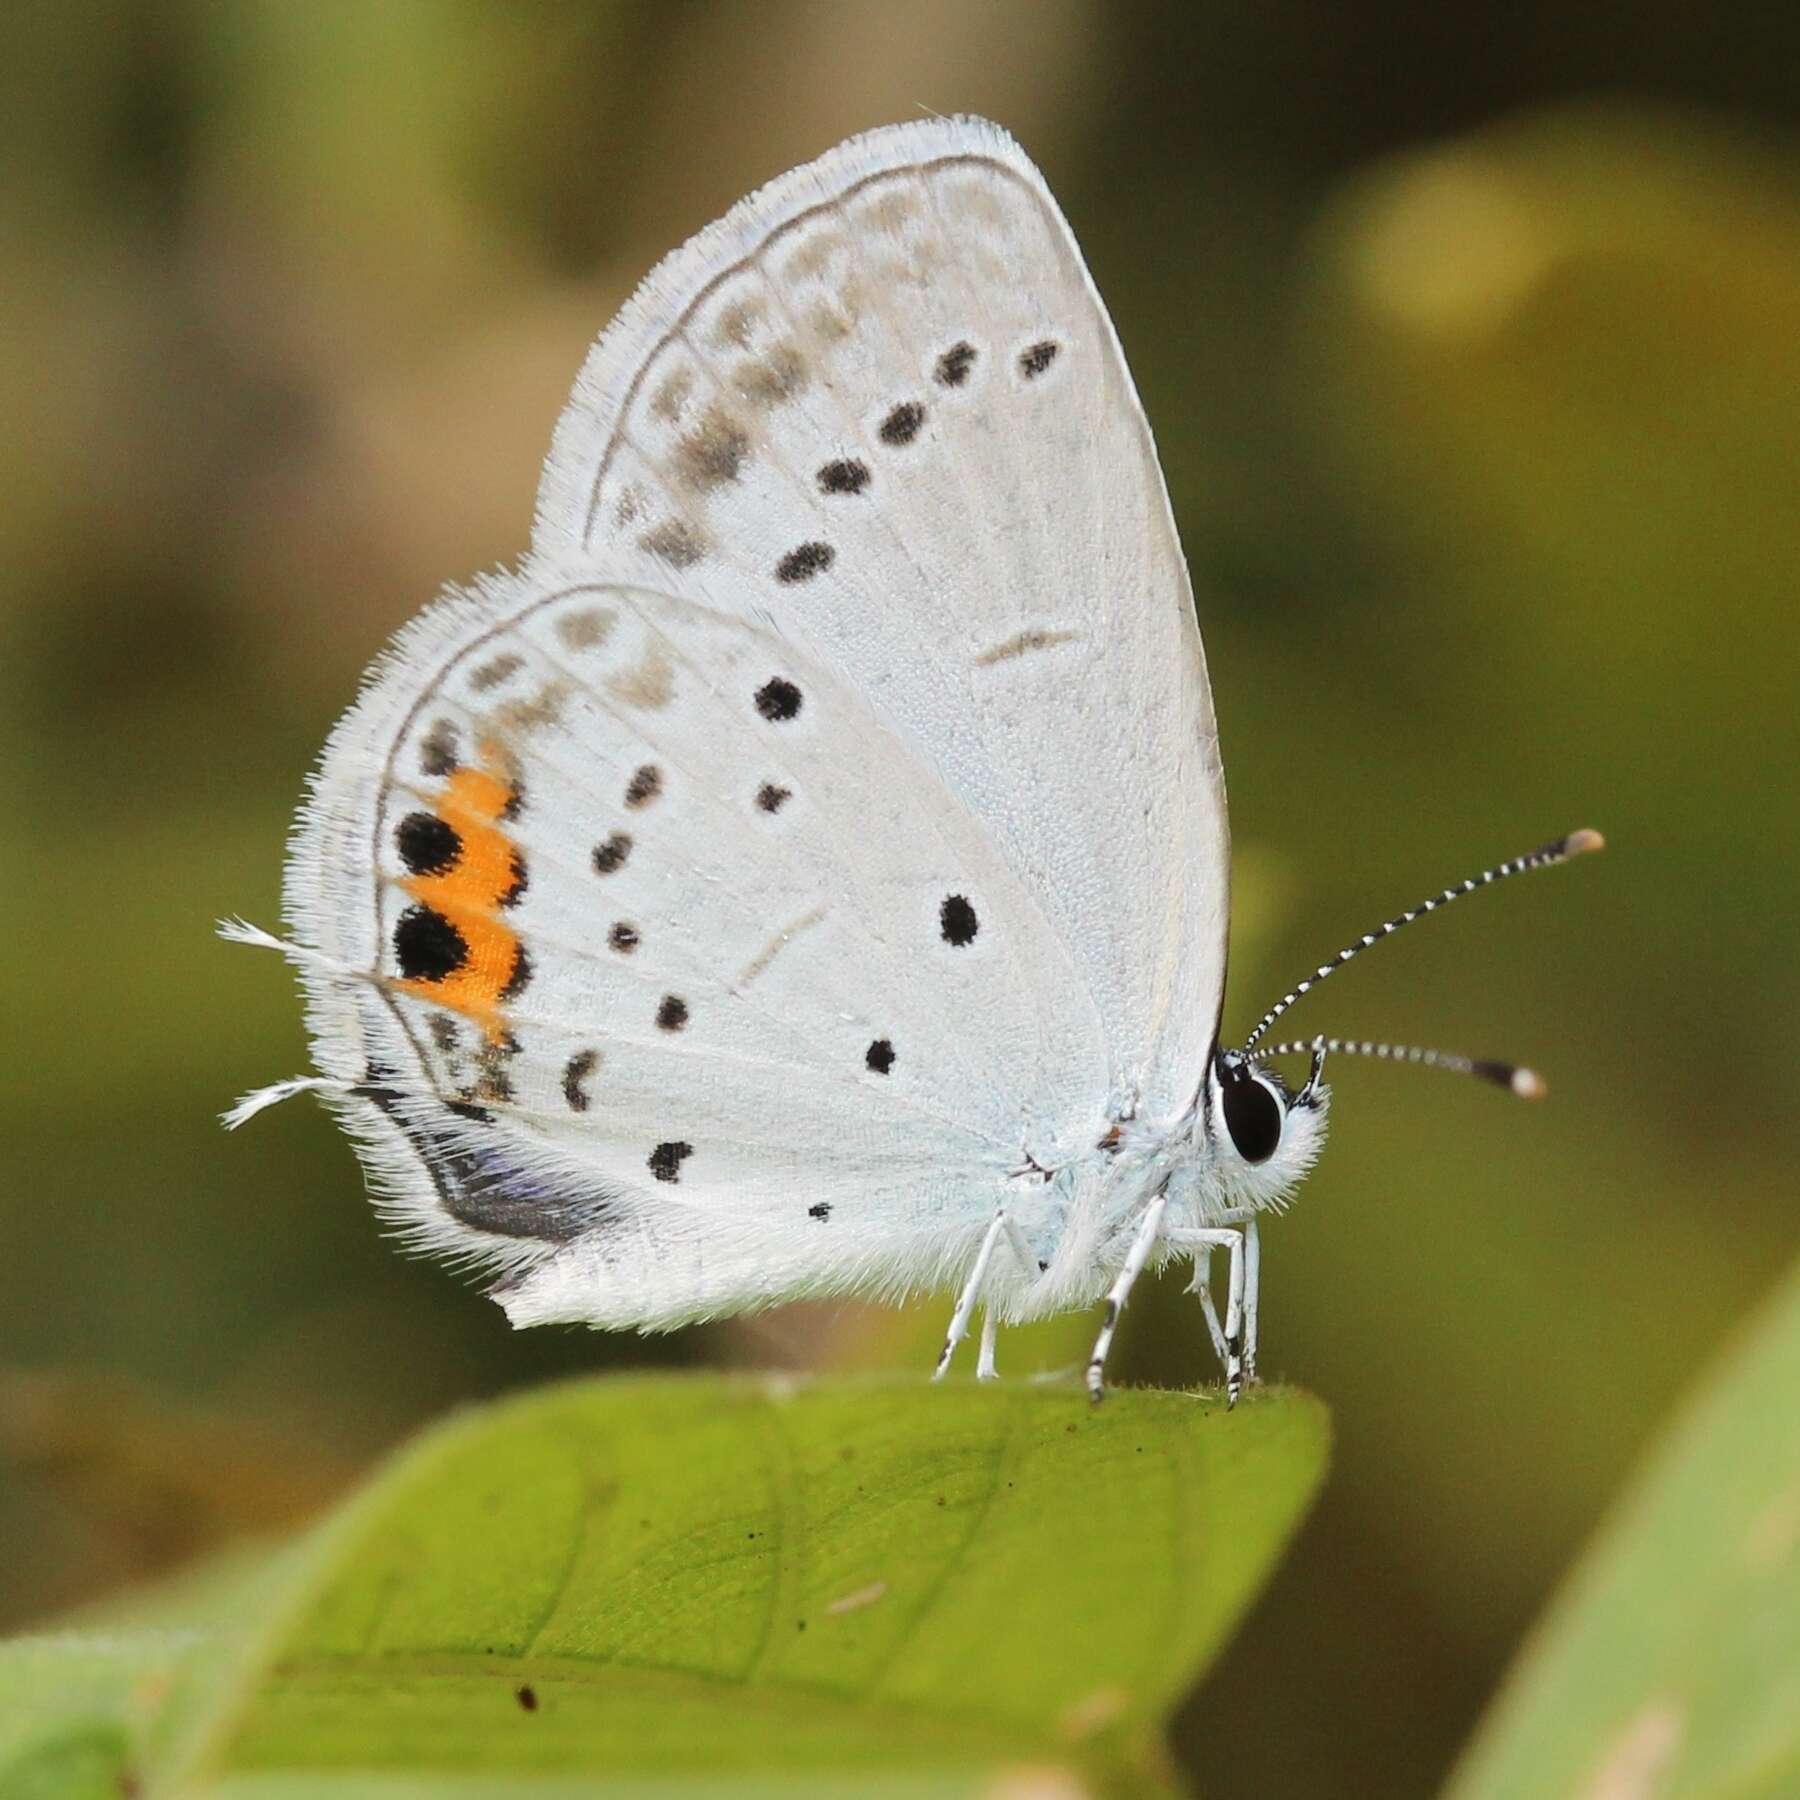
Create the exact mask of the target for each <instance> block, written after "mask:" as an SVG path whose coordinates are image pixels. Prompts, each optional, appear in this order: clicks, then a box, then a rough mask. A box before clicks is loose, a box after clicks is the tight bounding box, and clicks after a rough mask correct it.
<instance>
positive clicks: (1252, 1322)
mask: <svg viewBox="0 0 1800 1800" xmlns="http://www.w3.org/2000/svg"><path fill="white" fill-rule="evenodd" d="M1261 1297H1262V1232H1261V1230H1260V1229H1259V1228H1258V1226H1257V1223H1256V1221H1255V1219H1253V1218H1252V1219H1246V1220H1245V1221H1244V1379H1245V1380H1246V1381H1249V1382H1254V1381H1255V1380H1256V1306H1257V1301H1258V1300H1259V1299H1260V1298H1261Z"/></svg>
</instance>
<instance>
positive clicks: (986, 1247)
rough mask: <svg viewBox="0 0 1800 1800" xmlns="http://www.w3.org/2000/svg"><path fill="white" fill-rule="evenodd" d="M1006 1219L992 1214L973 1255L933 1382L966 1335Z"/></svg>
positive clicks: (941, 1376) (942, 1374)
mask: <svg viewBox="0 0 1800 1800" xmlns="http://www.w3.org/2000/svg"><path fill="white" fill-rule="evenodd" d="M1006 1226H1007V1217H1006V1213H1005V1212H1004V1210H1002V1211H1000V1212H997V1213H995V1214H994V1222H993V1224H991V1225H990V1226H989V1227H988V1228H987V1235H986V1236H985V1237H983V1238H982V1240H981V1248H980V1249H979V1250H978V1251H976V1253H975V1266H974V1268H972V1269H971V1270H970V1271H969V1279H968V1280H967V1281H965V1282H964V1283H963V1290H962V1293H961V1294H960V1295H958V1297H957V1301H956V1311H955V1312H953V1313H952V1314H951V1315H950V1329H949V1330H948V1331H947V1332H946V1333H945V1334H944V1347H943V1349H942V1350H940V1351H939V1352H938V1359H937V1367H936V1368H935V1369H933V1370H932V1371H931V1379H932V1380H933V1381H941V1380H942V1379H943V1376H944V1371H945V1370H946V1369H947V1368H949V1366H950V1358H951V1357H952V1356H953V1355H955V1353H956V1346H957V1345H958V1344H960V1343H961V1342H962V1341H963V1339H964V1338H966V1337H967V1336H968V1335H969V1319H970V1317H971V1315H972V1314H973V1313H974V1311H975V1302H976V1301H977V1300H979V1299H980V1298H981V1284H982V1282H983V1281H984V1280H986V1278H987V1272H988V1264H989V1263H990V1262H992V1261H993V1259H994V1246H995V1245H996V1244H997V1243H999V1241H1000V1234H1001V1232H1003V1231H1004V1230H1005V1229H1006Z"/></svg>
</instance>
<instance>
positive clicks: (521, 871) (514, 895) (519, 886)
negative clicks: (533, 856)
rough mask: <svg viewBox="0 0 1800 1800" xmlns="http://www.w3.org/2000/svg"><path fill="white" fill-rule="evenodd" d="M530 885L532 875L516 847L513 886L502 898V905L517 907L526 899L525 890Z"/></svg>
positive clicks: (514, 849) (513, 862)
mask: <svg viewBox="0 0 1800 1800" xmlns="http://www.w3.org/2000/svg"><path fill="white" fill-rule="evenodd" d="M530 885H531V875H530V872H529V871H528V870H527V869H526V867H525V858H524V856H523V854H521V852H520V851H519V849H518V847H517V846H516V845H515V846H514V848H513V853H512V885H511V886H510V887H508V888H507V890H506V892H505V893H504V894H502V895H501V896H500V904H501V905H502V906H517V905H518V904H519V902H520V901H521V900H523V899H524V898H525V890H526V888H528V887H529V886H530Z"/></svg>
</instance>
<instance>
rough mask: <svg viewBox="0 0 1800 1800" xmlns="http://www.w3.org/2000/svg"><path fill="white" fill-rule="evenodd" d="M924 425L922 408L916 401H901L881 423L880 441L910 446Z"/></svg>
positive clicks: (923, 410)
mask: <svg viewBox="0 0 1800 1800" xmlns="http://www.w3.org/2000/svg"><path fill="white" fill-rule="evenodd" d="M924 423H925V409H924V407H922V406H921V405H920V404H919V403H918V401H916V400H902V401H901V402H900V404H899V405H898V406H896V407H895V408H894V410H893V411H892V412H891V413H889V414H888V416H887V417H886V418H885V419H883V420H882V421H881V441H882V442H883V443H884V444H910V443H911V442H912V441H913V439H914V438H916V437H917V436H918V435H919V428H920V427H921V426H922V425H923V424H924Z"/></svg>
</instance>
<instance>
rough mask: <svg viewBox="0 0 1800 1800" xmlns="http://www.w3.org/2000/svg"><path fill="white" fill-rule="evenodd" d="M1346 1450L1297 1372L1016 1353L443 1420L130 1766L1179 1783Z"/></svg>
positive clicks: (583, 1782) (369, 1774) (154, 1777)
mask: <svg viewBox="0 0 1800 1800" xmlns="http://www.w3.org/2000/svg"><path fill="white" fill-rule="evenodd" d="M1326 1449H1327V1427H1326V1420H1325V1415H1324V1411H1323V1409H1322V1408H1321V1407H1320V1406H1319V1405H1318V1403H1317V1402H1316V1401H1313V1400H1311V1399H1310V1398H1308V1397H1306V1396H1304V1395H1299V1394H1294V1393H1284V1392H1272V1393H1259V1394H1256V1395H1255V1396H1254V1397H1253V1398H1251V1399H1249V1400H1247V1401H1246V1402H1245V1403H1244V1404H1243V1405H1241V1406H1240V1407H1239V1408H1238V1410H1237V1411H1236V1412H1235V1413H1232V1414H1229V1415H1228V1414H1227V1413H1226V1412H1225V1411H1224V1409H1223V1407H1222V1406H1221V1405H1220V1404H1219V1403H1218V1401H1217V1400H1216V1399H1213V1398H1210V1397H1196V1396H1191V1395H1185V1394H1171V1393H1161V1392H1152V1391H1137V1390H1116V1391H1115V1392H1114V1393H1113V1394H1112V1395H1111V1396H1110V1397H1109V1399H1108V1401H1107V1403H1106V1404H1105V1405H1104V1406H1103V1407H1100V1408H1098V1409H1095V1408H1091V1407H1090V1406H1089V1404H1088V1402H1087V1400H1086V1399H1085V1397H1084V1396H1083V1395H1081V1394H1080V1393H1079V1392H1078V1391H1077V1390H1076V1389H1075V1388H1073V1387H1072V1386H1064V1385H1058V1386H1049V1385H1042V1386H1034V1385H1030V1384H1024V1383H1015V1384H1001V1385H999V1386H997V1387H986V1386H981V1387H977V1386H976V1385H975V1384H973V1383H969V1384H965V1385H961V1386H958V1385H954V1384H952V1385H948V1386H945V1387H941V1388H930V1387H926V1386H924V1385H922V1384H919V1383H917V1382H912V1381H909V1382H906V1383H904V1384H901V1383H897V1382H880V1381H850V1380H846V1381H838V1382H832V1383H813V1384H799V1383H793V1382H770V1381H766V1380H764V1381H753V1380H747V1379H746V1380H728V1379H722V1378H717V1377H710V1378H701V1379H680V1378H661V1379H650V1378H646V1379H632V1380H620V1381H593V1382H584V1383H581V1384H578V1385H574V1386H569V1387H561V1388H554V1389H549V1390H546V1391H542V1392H538V1393H534V1394H530V1395H527V1396H524V1397H522V1398H519V1399H515V1400H511V1401H507V1402H504V1403H502V1404H499V1405H495V1406H492V1407H487V1408H483V1409H481V1410H478V1411H473V1412H470V1413H467V1414H464V1415H461V1416H459V1417H458V1418H456V1419H454V1420H452V1421H451V1422H450V1423H448V1424H446V1425H444V1426H442V1427H440V1428H439V1429H437V1430H436V1431H434V1432H432V1433H430V1434H429V1435H427V1436H426V1437H425V1438H423V1439H422V1440H420V1441H419V1442H418V1443H416V1444H415V1445H413V1446H412V1447H411V1448H410V1449H408V1450H407V1451H405V1452H404V1453H403V1454H402V1455H401V1456H399V1457H398V1458H397V1459H396V1460H395V1461H394V1462H393V1463H392V1464H391V1465H390V1466H389V1467H388V1468H387V1469H386V1470H385V1471H383V1472H382V1473H381V1474H380V1475H378V1476H377V1478H376V1479H375V1481H374V1482H373V1483H372V1484H371V1485H370V1486H369V1487H368V1488H366V1489H365V1490H364V1491H363V1492H362V1493H361V1494H360V1495H359V1496H357V1497H356V1498H355V1499H354V1500H352V1501H351V1502H350V1504H349V1505H348V1506H347V1507H346V1508H345V1509H344V1511H343V1512H342V1513H340V1514H339V1515H338V1517H336V1518H335V1519H333V1520H331V1521H330V1522H328V1523H327V1525H326V1526H324V1527H323V1528H322V1529H321V1530H320V1531H319V1532H318V1533H316V1534H315V1535H314V1536H313V1538H312V1539H311V1540H310V1541H309V1542H308V1544H307V1546H306V1547H305V1549H304V1552H303V1553H302V1554H301V1555H300V1557H299V1559H298V1570H299V1572H298V1573H297V1574H295V1575H292V1576H290V1578H289V1586H288V1591H287V1593H286V1595H285V1597H284V1598H283V1599H282V1600H281V1601H280V1603H279V1604H278V1605H276V1606H275V1607H274V1609H273V1611H272V1613H271V1614H270V1616H269V1617H268V1619H267V1622H266V1623H265V1625H264V1627H263V1629H262V1631H261V1633H260V1635H259V1637H258V1639H257V1641H256V1642H255V1643H254V1644H253V1645H252V1646H251V1647H250V1648H249V1649H248V1650H247V1651H244V1652H240V1653H237V1654H234V1655H233V1656H229V1657H225V1658H221V1659H218V1660H215V1661H214V1662H213V1664H212V1665H211V1672H210V1674H209V1676H208V1679H209V1680H210V1682H211V1693H210V1696H209V1698H208V1702H207V1706H206V1708H205V1710H204V1713H203V1715H202V1720H201V1723H200V1724H198V1725H197V1726H192V1725H189V1726H185V1727H184V1728H182V1729H181V1730H179V1731H171V1730H167V1729H166V1730H165V1731H164V1732H163V1733H162V1734H161V1735H160V1737H159V1735H158V1734H156V1733H151V1734H149V1736H148V1737H147V1738H146V1737H144V1736H142V1735H140V1736H139V1737H138V1739H137V1741H138V1743H139V1744H147V1745H148V1747H149V1748H148V1752H147V1757H146V1760H145V1761H144V1763H143V1764H142V1765H140V1767H139V1769H138V1771H137V1772H139V1773H140V1774H142V1775H144V1776H147V1777H148V1778H149V1787H148V1791H150V1792H152V1793H163V1792H170V1793H173V1792H179V1793H182V1794H188V1793H199V1792H215V1791H222V1792H224V1793H227V1794H231V1795H244V1796H249V1795H255V1796H259V1797H261V1800H273V1797H275V1796H284V1797H285V1796H297V1795H299V1794H302V1793H305V1794H309V1795H310V1794H315V1793H320V1794H330V1795H331V1796H333V1800H350V1797H351V1796H365V1795H366V1796H375V1795H380V1796H382V1797H383V1800H399V1797H400V1796H411V1795H414V1794H417V1795H424V1794H440V1793H455V1794H466V1795H474V1794H481V1795H484V1796H485V1795H492V1796H496V1797H498V1796H502V1795H507V1796H511V1795H519V1796H525V1795H530V1796H532V1797H533V1800H538V1797H541V1796H547V1795H556V1794H562V1793H567V1794H574V1793H577V1792H579V1793H581V1794H584V1795H592V1794H605V1793H619V1794H624V1793H641V1792H644V1791H646V1789H647V1787H654V1786H655V1785H657V1784H659V1783H664V1784H667V1783H674V1784H677V1785H679V1787H680V1791H681V1792H682V1793H683V1794H684V1795H699V1794H704V1793H711V1792H726V1791H729V1792H731V1793H733V1794H743V1793H754V1792H758V1791H767V1792H768V1793H770V1794H772V1795H773V1794H775V1793H782V1794H793V1793H804V1792H816V1793H819V1794H824V1793H844V1794H864V1795H871V1796H873V1795H896V1796H898V1795H907V1796H916V1795H924V1794H939V1793H962V1792H971V1793H973V1792H976V1791H979V1790H980V1789H981V1788H982V1787H984V1786H985V1784H986V1783H987V1782H988V1781H989V1780H991V1778H992V1776H993V1773H994V1771H995V1770H996V1769H1002V1768H1009V1767H1017V1766H1021V1765H1023V1766H1029V1767H1031V1768H1034V1769H1036V1768H1043V1767H1060V1768H1063V1769H1066V1770H1070V1771H1074V1772H1076V1773H1078V1774H1079V1775H1080V1776H1081V1778H1082V1779H1084V1780H1087V1781H1090V1782H1092V1783H1096V1784H1098V1786H1099V1787H1100V1788H1101V1789H1103V1790H1105V1791H1109V1792H1114V1791H1116V1792H1166V1791H1168V1789H1167V1785H1166V1777H1165V1772H1164V1771H1163V1768H1162V1763H1161V1750H1160V1737H1159V1732H1158V1726H1159V1724H1160V1721H1161V1719H1162V1717H1163V1716H1164V1714H1165V1713H1166V1712H1167V1711H1168V1710H1169V1708H1170V1707H1171V1706H1172V1705H1173V1704H1174V1702H1175V1701H1176V1700H1177V1699H1178V1698H1179V1697H1180V1696H1181V1695H1182V1694H1183V1693H1184V1692H1185V1691H1186V1690H1187V1689H1188V1688H1189V1687H1190V1686H1191V1684H1192V1683H1193V1681H1194V1680H1195V1678H1196V1677H1197V1676H1198V1674H1199V1673H1200V1672H1201V1670H1202V1669H1203V1668H1204V1667H1205V1665H1206V1664H1207V1662H1208V1661H1209V1660H1210V1659H1211V1658H1212V1657H1213V1656H1215V1655H1216V1654H1217V1652H1218V1651H1219V1649H1220V1648H1221V1646H1222V1645H1223V1643H1224V1641H1225V1639H1226V1636H1227V1634H1228V1632H1229V1631H1230V1629H1231V1627H1232V1625H1233V1624H1234V1623H1235V1622H1236V1620H1237V1618H1238V1617H1239V1615H1240V1614H1241V1613H1242V1611H1243V1609H1244V1607H1245V1606H1246V1605H1247V1604H1248V1602H1249V1601H1250V1599H1251V1598H1252V1597H1253V1595H1254V1594H1255V1593H1256V1591H1257V1589H1258V1588H1259V1587H1260V1585H1261V1584H1262V1582H1263V1581H1264V1580H1265V1579H1266V1578H1267V1576H1268V1574H1269V1572H1270V1570H1271V1568H1272V1566H1273V1564H1274V1562H1275V1560H1276V1558H1277V1556H1278V1555H1279V1552H1280V1550H1281V1548H1282V1546H1283V1544H1284V1543H1285V1541H1286V1539H1287V1537H1288V1536H1289V1534H1290V1533H1291V1532H1292V1530H1293V1528H1294V1526H1295V1524H1296V1523H1297V1521H1298V1519H1299V1517H1300V1515H1301V1513H1302V1512H1303V1510H1304V1508H1305V1506H1306V1503H1307V1501H1308V1499H1309V1498H1310V1496H1311V1494H1312V1493H1313V1491H1314V1489H1315V1488H1316V1486H1317V1484H1318V1481H1319V1479H1320V1476H1321V1474H1322V1472H1323V1468H1324V1463H1325V1457H1326ZM227 1668H229V1671H230V1672H229V1673H228V1674H227V1673H225V1671H226V1669H227ZM12 1674H13V1671H11V1670H10V1665H9V1664H8V1663H7V1662H6V1661H5V1660H4V1659H0V1712H3V1711H4V1709H5V1707H6V1706H7V1705H8V1704H10V1696H9V1695H8V1693H7V1688H8V1685H9V1684H10V1682H11V1681H12ZM190 1685H191V1684H190ZM101 1711H102V1712H104V1708H102V1709H101ZM328 1776H329V1779H327V1777H328ZM7 1778H8V1774H7V1768H6V1764H5V1763H4V1761H3V1760H0V1789H4V1790H5V1791H8V1792H10V1791H11V1789H10V1788H7V1786H6V1782H7ZM759 1784H760V1785H759Z"/></svg>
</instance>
